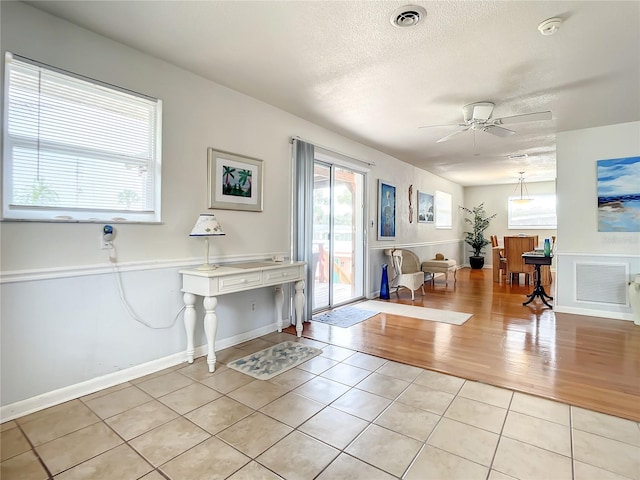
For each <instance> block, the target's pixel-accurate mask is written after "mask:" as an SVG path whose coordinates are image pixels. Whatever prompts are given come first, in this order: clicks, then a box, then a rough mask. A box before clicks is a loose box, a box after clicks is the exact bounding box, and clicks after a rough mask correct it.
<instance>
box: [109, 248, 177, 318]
mask: <svg viewBox="0 0 640 480" xmlns="http://www.w3.org/2000/svg"><path fill="white" fill-rule="evenodd" d="M108 244H109V263H111V266H112V268H113V273H114V275H115V277H116V283H117V284H118V293H119V295H120V300H121V301H122V304H123V305H124V307H125V309H126V310H127V313H128V314H129V315H130V316H131V318H133V319H134V320H135V321H136V322H138V323H141V324H142V325H144V326H145V327H148V328H152V329H154V330H165V329H169V328H173V326H174V325H175V324H176V320H178V317H179V316H180V314H181V313H182V311H183V310H184V309H185V306H184V305H183V306H182V308H181V309H180V310H178V313H176V316H175V317H174V318H173V321H172V322H171V324H170V325H167V326H166V327H156V326H154V325H151V324H149V323H147V322H145V321H144V320H142V319H141V318H140V317H138V315H136V313H135V312H134V311H133V308H131V305H129V302H128V301H127V299H126V297H125V295H124V289H123V288H122V278H121V275H120V270H118V259H117V256H116V247H115V246H114V245H113V242H111V241H110V242H108Z"/></svg>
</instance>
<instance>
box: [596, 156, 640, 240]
mask: <svg viewBox="0 0 640 480" xmlns="http://www.w3.org/2000/svg"><path fill="white" fill-rule="evenodd" d="M597 165H598V231H599V232H640V157H627V158H612V159H609V160H598V162H597Z"/></svg>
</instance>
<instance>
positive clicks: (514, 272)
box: [504, 236, 537, 285]
mask: <svg viewBox="0 0 640 480" xmlns="http://www.w3.org/2000/svg"><path fill="white" fill-rule="evenodd" d="M536 241H537V236H536V237H534V236H529V237H527V236H505V237H504V256H505V257H506V264H507V280H508V281H509V283H513V282H514V279H515V280H516V281H517V282H518V283H519V281H520V274H521V273H524V275H525V277H524V281H525V283H526V284H527V285H528V284H529V278H530V276H532V275H533V273H534V271H535V270H534V266H533V265H527V264H525V263H524V259H523V258H522V254H523V253H525V252H531V251H533V250H534V249H535V248H536Z"/></svg>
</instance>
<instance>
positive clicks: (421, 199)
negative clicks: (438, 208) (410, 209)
mask: <svg viewBox="0 0 640 480" xmlns="http://www.w3.org/2000/svg"><path fill="white" fill-rule="evenodd" d="M418 223H433V195H431V194H429V193H424V192H421V191H420V190H418Z"/></svg>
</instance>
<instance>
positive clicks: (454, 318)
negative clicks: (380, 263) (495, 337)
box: [354, 300, 473, 325]
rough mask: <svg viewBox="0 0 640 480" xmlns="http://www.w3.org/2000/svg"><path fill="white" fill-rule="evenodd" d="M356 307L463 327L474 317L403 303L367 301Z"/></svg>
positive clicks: (467, 314)
mask: <svg viewBox="0 0 640 480" xmlns="http://www.w3.org/2000/svg"><path fill="white" fill-rule="evenodd" d="M354 306H356V307H357V308H362V309H364V310H375V311H377V312H381V313H391V314H393V315H402V316H403V317H411V318H419V319H420V320H429V321H431V322H443V323H451V324H453V325H462V324H463V323H464V322H466V321H467V320H469V319H470V318H471V317H472V316H473V315H472V314H471V313H461V312H452V311H450V310H437V309H435V308H427V307H416V306H414V305H404V304H402V303H389V302H381V301H378V300H367V301H366V302H362V303H357V304H355V305H354Z"/></svg>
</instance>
